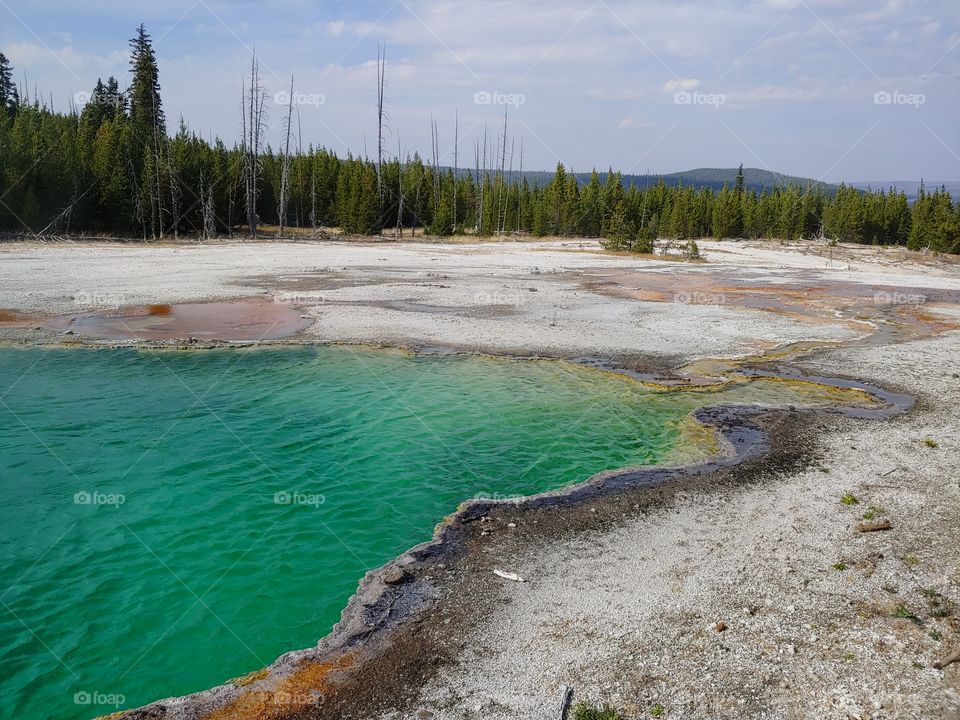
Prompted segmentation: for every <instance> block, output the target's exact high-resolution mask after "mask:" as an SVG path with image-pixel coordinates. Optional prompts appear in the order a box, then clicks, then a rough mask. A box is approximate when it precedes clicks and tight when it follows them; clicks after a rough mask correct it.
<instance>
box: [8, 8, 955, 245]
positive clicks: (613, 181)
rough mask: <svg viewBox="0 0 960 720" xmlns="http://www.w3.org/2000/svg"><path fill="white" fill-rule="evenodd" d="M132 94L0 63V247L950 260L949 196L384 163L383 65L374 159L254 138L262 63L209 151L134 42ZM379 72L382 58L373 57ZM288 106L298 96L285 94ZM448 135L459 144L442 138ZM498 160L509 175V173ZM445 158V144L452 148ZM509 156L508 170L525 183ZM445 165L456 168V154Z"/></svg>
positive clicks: (143, 38)
mask: <svg viewBox="0 0 960 720" xmlns="http://www.w3.org/2000/svg"><path fill="white" fill-rule="evenodd" d="M130 47H131V57H130V71H131V81H130V84H129V86H128V87H127V88H126V89H123V90H122V89H121V87H120V82H119V81H118V80H117V79H116V78H112V77H111V78H108V79H107V80H106V82H104V81H102V79H101V80H98V81H97V83H96V85H95V86H94V88H93V91H92V93H91V95H90V97H89V100H88V101H87V102H86V103H85V104H84V105H83V107H82V108H75V107H71V109H70V110H69V112H65V113H61V112H55V111H54V110H53V109H52V107H49V106H47V104H46V103H44V102H43V101H42V100H41V99H40V98H38V97H34V98H32V99H31V98H30V97H29V96H27V93H26V92H25V90H24V91H23V92H21V91H20V90H18V88H17V86H16V83H15V82H14V81H13V68H12V66H11V65H10V63H9V62H8V61H7V59H6V57H4V56H3V54H2V53H0V230H2V231H8V232H31V233H35V234H54V233H60V234H66V233H86V234H100V233H106V234H113V235H118V236H135V237H143V238H145V239H148V238H164V237H178V236H180V235H189V236H195V237H213V236H220V235H230V234H237V233H248V234H251V235H256V232H257V227H258V225H261V224H266V225H279V226H280V227H281V228H285V227H286V228H289V227H298V228H320V227H330V226H336V227H339V228H341V230H342V231H343V232H345V233H355V234H369V235H378V234H389V235H393V236H403V235H404V234H409V233H411V232H412V230H413V229H414V228H419V229H422V231H423V232H426V233H428V234H432V235H435V236H441V237H442V236H447V235H451V234H454V233H474V234H477V235H481V236H489V235H504V234H507V235H509V234H514V233H522V234H532V235H535V236H550V235H560V236H580V237H591V238H603V241H604V244H605V245H606V246H607V247H609V248H612V249H621V250H630V251H638V252H649V251H651V250H652V248H653V242H654V240H656V239H657V238H671V239H678V240H686V239H695V238H706V237H713V238H731V237H745V238H782V239H786V240H794V239H799V238H827V239H835V240H838V241H843V242H854V243H867V244H877V245H881V244H882V245H904V246H906V247H908V248H911V249H915V250H922V249H930V250H932V251H936V252H949V253H960V205H958V204H956V203H954V201H953V199H952V197H951V196H950V193H949V192H947V190H946V189H945V188H942V187H941V188H936V189H934V190H933V191H932V192H930V191H928V190H927V189H926V188H922V187H921V190H920V192H919V194H918V197H917V199H916V201H915V202H914V203H913V204H912V205H911V204H910V203H908V201H907V197H906V195H905V194H904V193H903V192H900V191H897V190H895V189H893V188H891V189H889V190H878V191H861V190H858V189H854V188H851V187H848V186H845V185H841V186H840V187H839V189H838V190H836V192H832V193H829V192H827V191H826V190H825V189H824V188H823V186H821V185H818V184H810V185H808V186H805V187H801V186H797V185H791V186H787V187H782V188H774V189H772V190H762V191H760V192H757V191H754V190H748V189H746V188H745V187H744V182H743V173H742V166H741V171H740V173H739V174H738V176H737V180H736V182H735V183H734V184H733V185H732V186H724V187H723V188H722V189H721V190H719V191H716V190H712V189H707V188H700V189H697V188H694V187H682V186H668V185H666V184H664V183H663V182H662V181H660V182H657V183H655V184H650V185H647V186H644V187H638V186H637V185H635V184H630V185H629V186H626V187H625V186H624V183H623V182H622V179H621V176H620V174H619V173H616V172H614V171H612V170H610V171H608V172H606V173H598V172H597V171H594V172H593V173H591V175H590V178H589V181H587V182H586V183H579V182H578V181H577V178H576V177H575V175H574V174H573V173H571V172H567V171H566V168H565V167H564V166H563V164H558V165H557V168H556V172H555V173H554V175H553V177H552V179H551V180H549V181H548V182H546V183H539V184H535V183H531V182H529V180H528V178H527V177H526V176H525V175H524V174H523V173H522V172H520V171H518V172H517V173H514V172H513V155H514V142H513V140H512V139H509V138H508V136H507V124H506V116H505V117H504V126H503V135H502V137H499V136H497V137H496V138H495V139H496V148H495V149H494V148H493V143H492V142H491V148H490V150H489V151H488V148H487V137H486V133H485V135H484V141H483V148H482V165H481V146H480V143H479V141H478V142H477V143H476V146H475V148H474V167H473V168H469V167H458V166H457V162H456V161H455V164H454V167H453V168H449V167H442V166H441V165H440V163H439V159H440V158H439V153H438V152H437V150H438V141H437V137H438V135H439V131H438V129H437V127H436V124H435V122H433V123H432V126H431V130H432V136H433V148H432V156H431V158H430V159H429V160H428V161H425V160H424V159H423V158H421V156H420V155H419V154H416V153H415V154H413V155H412V156H409V155H408V156H406V157H404V158H402V159H401V158H400V156H399V151H398V153H397V155H395V156H392V157H390V158H388V159H384V147H383V127H382V121H383V116H384V110H383V74H384V72H385V60H384V58H381V56H380V54H379V53H378V78H377V81H378V88H377V93H378V103H377V111H378V147H377V157H376V158H374V159H372V160H371V159H367V158H363V157H357V156H354V155H352V154H350V153H347V155H346V156H345V157H339V156H338V155H337V154H336V153H334V152H332V151H331V150H329V149H327V148H325V147H315V146H313V145H312V144H311V145H308V146H307V147H306V148H304V147H303V145H302V138H301V137H300V133H299V132H296V131H295V127H294V126H295V125H298V123H297V121H296V119H295V118H294V108H293V104H292V101H291V103H290V104H289V105H288V107H287V108H286V109H285V110H286V122H285V124H284V131H285V133H284V139H283V141H282V142H281V148H280V149H277V150H275V149H274V148H272V147H271V146H270V145H269V143H267V142H265V138H264V134H265V132H264V120H263V117H264V111H263V110H264V104H265V102H266V92H265V90H264V89H263V87H262V85H261V84H260V80H259V69H258V66H257V60H256V58H255V57H254V58H253V60H252V63H251V68H250V75H249V79H245V82H244V87H243V95H242V97H243V103H242V113H243V114H242V119H243V123H242V127H243V133H242V135H243V137H242V139H241V141H240V142H239V143H235V144H233V145H232V146H229V147H228V146H227V145H226V144H225V143H224V142H223V141H222V140H220V139H215V140H211V141H207V140H205V139H203V138H202V137H200V136H199V135H198V134H197V133H196V132H194V131H192V130H191V129H190V128H189V126H188V125H187V124H186V123H185V122H184V120H183V119H182V118H181V119H180V121H179V123H178V124H177V127H176V130H175V131H174V132H172V133H170V132H168V128H167V121H166V118H165V115H164V112H163V104H162V101H161V96H160V83H159V72H158V68H157V62H156V55H155V52H154V49H153V46H152V43H151V40H150V37H149V35H148V34H147V32H146V30H145V29H144V27H143V26H142V25H141V26H140V28H138V30H137V34H136V36H135V37H134V38H133V39H132V40H131V41H130ZM384 57H385V56H384ZM290 90H291V92H290V97H291V98H292V97H293V78H291V84H290ZM455 134H456V131H455ZM508 146H509V158H510V161H509V166H508V164H507V157H508ZM455 147H456V141H455ZM522 156H523V150H522V144H521V149H520V158H521V159H520V167H521V170H522V162H523V161H522ZM455 157H456V151H455Z"/></svg>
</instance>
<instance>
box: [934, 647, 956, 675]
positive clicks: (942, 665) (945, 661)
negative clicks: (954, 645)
mask: <svg viewBox="0 0 960 720" xmlns="http://www.w3.org/2000/svg"><path fill="white" fill-rule="evenodd" d="M957 661H960V650H954V651H953V652H952V653H950V654H949V655H947V656H946V657H945V658H944V659H943V660H939V661H938V662H935V663H934V664H933V666H934V667H935V668H936V669H937V670H943V669H944V668H945V667H946V666H947V665H950V664H951V663H955V662H957Z"/></svg>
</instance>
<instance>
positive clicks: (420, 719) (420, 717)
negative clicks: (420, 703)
mask: <svg viewBox="0 0 960 720" xmlns="http://www.w3.org/2000/svg"><path fill="white" fill-rule="evenodd" d="M415 717H416V718H417V720H430V718H432V717H433V713H432V712H430V711H429V710H423V709H421V710H417V712H416V713H415Z"/></svg>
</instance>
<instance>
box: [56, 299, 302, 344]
mask: <svg viewBox="0 0 960 720" xmlns="http://www.w3.org/2000/svg"><path fill="white" fill-rule="evenodd" d="M312 322H313V321H312V320H311V319H310V318H304V317H302V316H301V315H300V313H299V312H297V311H296V310H294V309H293V308H290V307H288V306H286V305H280V304H277V303H272V302H264V301H237V302H214V303H187V304H181V305H147V306H145V307H144V306H140V307H136V308H126V309H123V310H120V311H118V312H111V313H102V314H99V313H84V314H82V315H70V316H66V317H60V318H56V319H54V320H53V321H52V323H51V325H52V326H53V327H54V328H56V329H58V330H71V331H73V332H74V333H76V334H77V335H80V336H83V337H88V338H96V339H98V340H186V339H195V340H234V341H249V340H254V341H256V340H278V339H280V338H285V337H290V336H291V335H294V334H296V333H298V332H300V331H301V330H303V329H305V328H307V327H309V326H310V324H311V323H312Z"/></svg>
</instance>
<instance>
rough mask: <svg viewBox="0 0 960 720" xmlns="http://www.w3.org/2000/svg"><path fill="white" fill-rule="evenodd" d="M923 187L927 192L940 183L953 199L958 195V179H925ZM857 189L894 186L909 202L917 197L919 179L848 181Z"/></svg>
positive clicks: (959, 191) (959, 188)
mask: <svg viewBox="0 0 960 720" xmlns="http://www.w3.org/2000/svg"><path fill="white" fill-rule="evenodd" d="M923 184H924V187H925V188H926V189H927V192H933V191H934V190H936V189H937V188H938V187H940V186H941V185H943V186H946V188H947V190H949V191H950V194H951V195H953V197H954V199H956V198H957V197H960V180H925V181H924V183H923ZM850 185H852V186H853V187H855V188H857V189H859V190H889V189H890V188H896V189H897V190H900V191H902V192H904V193H906V195H907V200H909V201H910V202H911V203H912V202H913V201H914V200H916V199H917V193H918V192H919V190H920V181H919V180H870V181H866V180H864V181H857V182H852V183H850Z"/></svg>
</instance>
